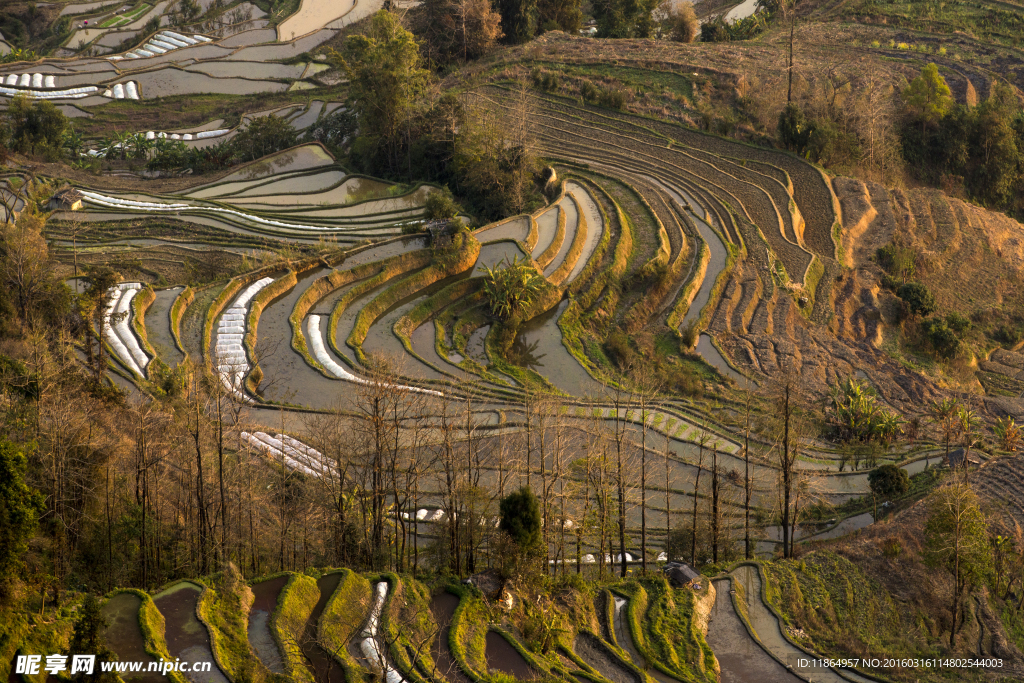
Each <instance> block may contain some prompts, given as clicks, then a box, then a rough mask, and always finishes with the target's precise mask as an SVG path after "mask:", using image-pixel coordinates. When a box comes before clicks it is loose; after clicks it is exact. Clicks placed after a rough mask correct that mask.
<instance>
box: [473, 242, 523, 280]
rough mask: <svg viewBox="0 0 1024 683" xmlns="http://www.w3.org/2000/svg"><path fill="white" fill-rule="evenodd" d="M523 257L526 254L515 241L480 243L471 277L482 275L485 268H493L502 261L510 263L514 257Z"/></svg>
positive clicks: (484, 272)
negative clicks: (478, 253)
mask: <svg viewBox="0 0 1024 683" xmlns="http://www.w3.org/2000/svg"><path fill="white" fill-rule="evenodd" d="M516 258H518V259H520V260H522V259H525V258H526V254H524V253H523V250H522V249H520V248H519V245H518V244H516V243H515V242H493V243H488V244H484V245H481V247H480V255H479V256H478V257H477V259H476V266H475V267H474V268H473V272H472V274H471V277H483V276H484V275H485V274H486V272H487V270H486V269H487V268H494V267H495V266H496V265H498V264H499V263H501V262H502V261H506V262H508V263H511V262H512V261H513V260H514V259H516Z"/></svg>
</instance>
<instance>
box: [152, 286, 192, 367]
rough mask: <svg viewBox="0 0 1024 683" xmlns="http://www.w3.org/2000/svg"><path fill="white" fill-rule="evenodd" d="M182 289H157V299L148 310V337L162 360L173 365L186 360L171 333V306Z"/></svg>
mask: <svg viewBox="0 0 1024 683" xmlns="http://www.w3.org/2000/svg"><path fill="white" fill-rule="evenodd" d="M181 291H182V288H181V287H174V288H172V289H161V290H159V291H157V292H156V299H154V301H153V303H152V304H151V305H150V307H149V309H147V310H146V338H147V339H148V340H149V343H150V345H151V346H152V347H153V349H154V350H155V351H156V353H157V355H158V356H160V360H162V361H163V362H165V363H167V364H168V365H170V366H171V367H174V366H175V365H177V364H178V363H180V362H181V361H183V360H185V356H184V354H182V353H181V351H179V350H178V347H177V346H176V345H175V343H174V336H173V335H172V334H171V306H172V305H173V304H174V300H175V299H177V298H178V295H179V294H181Z"/></svg>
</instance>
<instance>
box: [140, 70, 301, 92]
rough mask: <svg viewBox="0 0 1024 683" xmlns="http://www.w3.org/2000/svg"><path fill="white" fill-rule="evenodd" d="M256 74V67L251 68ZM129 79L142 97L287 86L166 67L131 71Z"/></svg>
mask: <svg viewBox="0 0 1024 683" xmlns="http://www.w3.org/2000/svg"><path fill="white" fill-rule="evenodd" d="M253 71H254V73H253V75H254V76H255V75H256V74H257V73H259V69H253ZM132 78H133V79H134V80H136V81H137V82H138V83H139V85H140V86H141V88H142V92H143V96H144V97H159V96H168V95H190V94H193V93H208V92H216V93H224V94H228V95H251V94H253V93H259V92H280V91H282V90H284V89H286V88H287V87H288V85H287V84H285V83H276V82H274V81H264V80H255V79H254V80H249V79H245V78H214V77H213V76H207V75H206V74H202V73H196V72H194V71H183V70H181V69H177V68H174V67H165V68H163V69H157V70H156V71H141V72H138V73H134V74H133V75H132Z"/></svg>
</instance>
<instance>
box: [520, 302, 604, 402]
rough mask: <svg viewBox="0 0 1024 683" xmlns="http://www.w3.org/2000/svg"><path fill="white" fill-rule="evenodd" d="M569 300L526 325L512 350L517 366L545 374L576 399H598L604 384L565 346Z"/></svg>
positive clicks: (549, 379)
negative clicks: (563, 321) (562, 325)
mask: <svg viewBox="0 0 1024 683" xmlns="http://www.w3.org/2000/svg"><path fill="white" fill-rule="evenodd" d="M568 304H569V302H568V301H562V302H561V303H560V304H558V306H556V307H555V308H553V309H551V310H550V311H548V312H547V313H544V314H543V315H539V316H537V317H536V318H534V319H533V320H530V321H529V322H527V323H526V324H525V325H523V326H522V328H521V330H520V332H519V334H518V335H517V336H516V341H515V344H514V345H513V347H512V356H513V357H514V358H515V360H516V363H517V364H518V365H521V366H523V367H526V368H529V369H530V370H533V371H535V372H537V373H538V374H540V375H543V376H544V377H546V378H547V379H548V381H550V382H551V383H552V384H554V385H555V386H556V387H558V388H559V389H561V390H562V391H564V392H565V393H567V394H570V395H572V396H598V395H600V394H601V393H603V391H604V385H602V384H601V383H599V382H597V381H596V380H595V379H594V378H593V377H591V376H590V375H589V374H588V373H587V371H586V370H585V369H584V368H583V366H582V365H580V364H579V361H577V360H576V359H575V358H574V357H573V356H572V354H571V353H569V350H568V349H566V348H565V346H563V345H562V331H561V330H560V329H559V328H558V318H559V317H560V316H561V315H562V312H563V311H565V307H566V306H567V305H568Z"/></svg>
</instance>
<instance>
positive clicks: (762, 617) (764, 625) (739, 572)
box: [732, 565, 868, 683]
mask: <svg viewBox="0 0 1024 683" xmlns="http://www.w3.org/2000/svg"><path fill="white" fill-rule="evenodd" d="M732 579H733V581H735V582H736V583H738V584H740V585H742V586H743V596H744V605H745V606H746V610H747V619H748V620H749V622H750V626H751V628H753V630H754V632H755V633H756V634H757V637H758V639H759V640H760V641H761V643H762V644H764V646H765V647H767V648H768V649H769V650H771V652H772V653H773V654H774V655H775V656H776V657H778V658H779V659H781V660H782V661H784V662H791V663H792V667H793V670H794V671H795V672H796V673H798V674H800V675H801V677H802V678H805V679H809V678H810V677H813V680H814V681H815V683H818V682H819V681H820V682H822V683H843V681H844V680H854V681H867V680H868V679H865V678H863V677H861V676H858V675H856V674H855V673H853V672H851V671H849V670H844V672H843V673H844V674H845V675H846V676H848V677H849V678H848V679H844V678H843V677H841V676H839V675H838V674H837V673H836V672H835V671H833V670H832V669H822V668H820V667H814V668H812V667H801V666H799V660H800V659H804V660H805V661H807V660H810V658H809V657H808V656H807V655H806V653H804V652H803V650H801V649H799V648H798V647H796V646H795V645H793V644H792V643H790V642H789V641H788V640H786V639H785V637H784V636H783V635H782V630H781V628H780V626H779V620H778V618H776V616H775V615H774V614H772V612H771V610H769V609H768V607H767V606H766V605H765V604H764V603H763V602H762V601H761V595H762V593H761V577H760V575H759V574H758V573H757V569H756V568H755V567H751V566H749V565H744V566H742V567H738V568H737V569H735V570H734V571H733V572H732ZM811 661H813V660H811Z"/></svg>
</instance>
